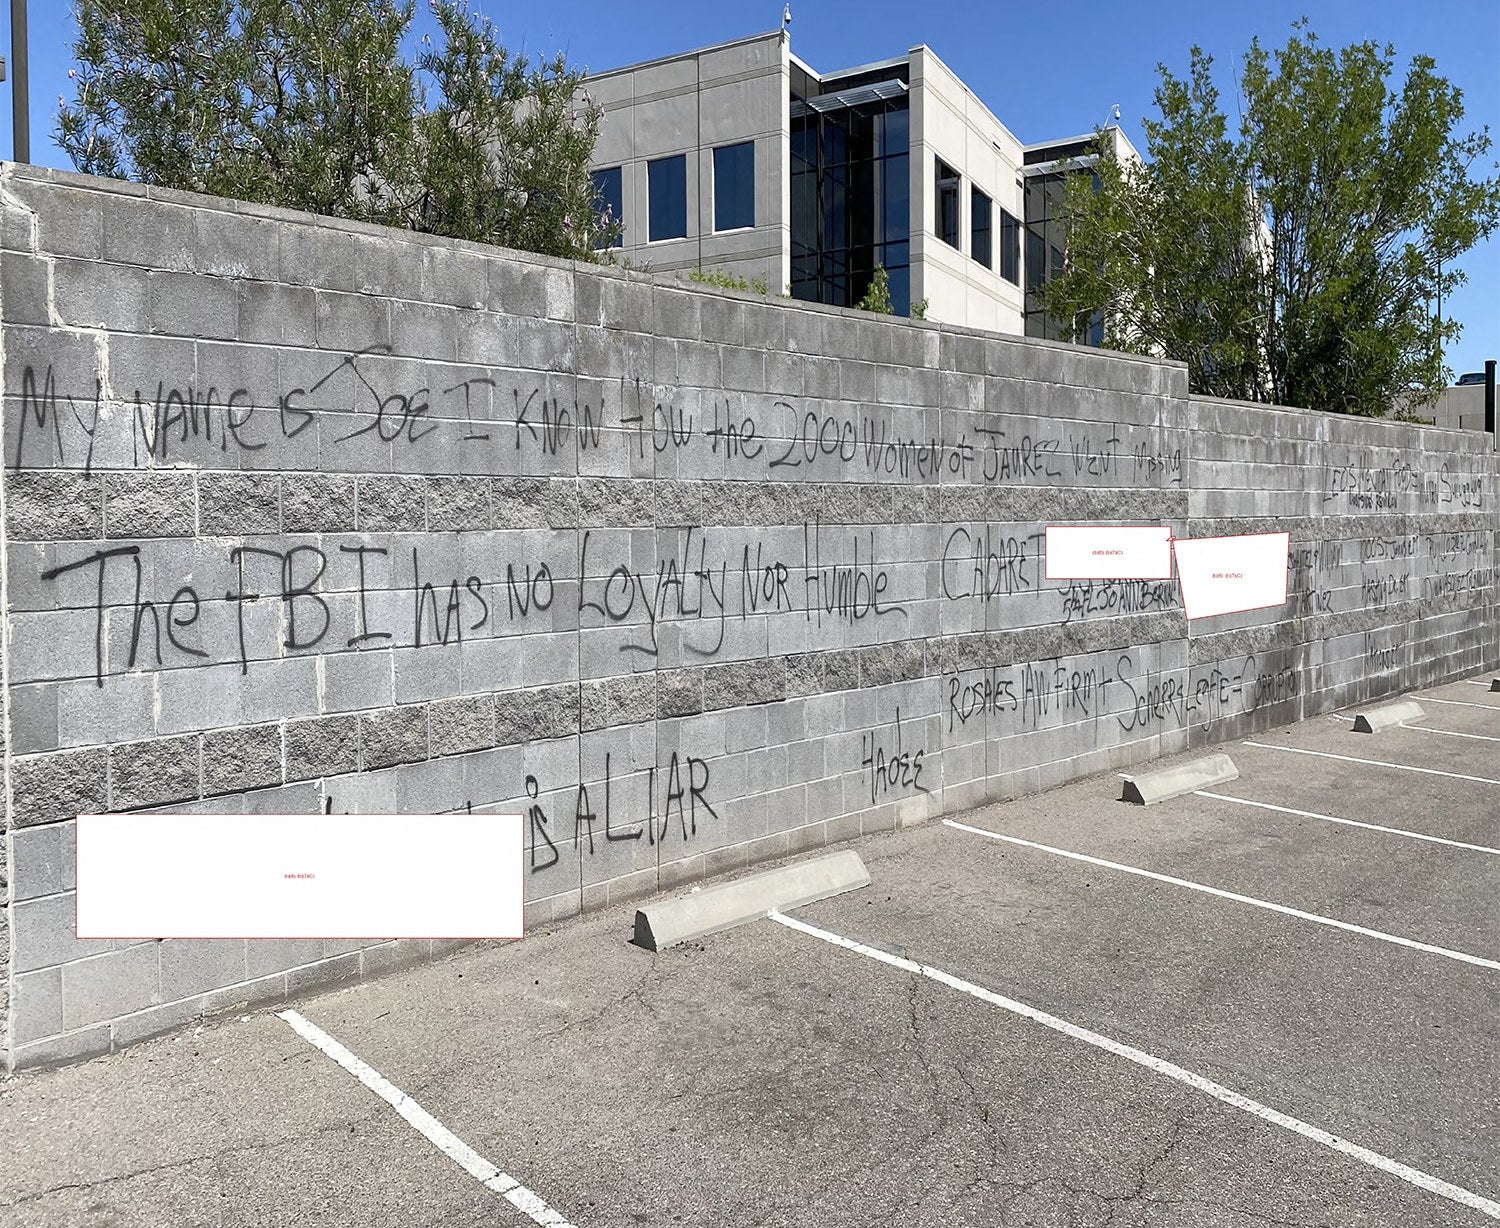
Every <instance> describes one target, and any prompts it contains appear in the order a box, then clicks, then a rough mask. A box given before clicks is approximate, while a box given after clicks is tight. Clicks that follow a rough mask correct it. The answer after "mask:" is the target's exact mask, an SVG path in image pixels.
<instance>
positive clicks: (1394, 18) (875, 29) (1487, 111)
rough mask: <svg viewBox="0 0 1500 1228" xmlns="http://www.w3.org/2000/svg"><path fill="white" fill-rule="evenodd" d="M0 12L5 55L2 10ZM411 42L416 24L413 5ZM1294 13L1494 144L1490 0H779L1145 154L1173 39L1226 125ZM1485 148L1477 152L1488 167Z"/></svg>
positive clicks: (537, 13)
mask: <svg viewBox="0 0 1500 1228" xmlns="http://www.w3.org/2000/svg"><path fill="white" fill-rule="evenodd" d="M474 6H475V7H477V8H480V9H482V10H483V11H484V12H487V13H488V14H489V15H490V16H491V17H493V18H494V19H495V21H496V22H497V24H498V26H499V29H500V34H501V37H502V39H503V41H504V42H505V43H506V45H507V46H510V47H512V48H514V49H517V50H520V51H524V52H526V53H528V54H530V55H533V56H536V55H551V54H553V53H554V52H556V51H559V50H561V51H563V52H565V53H566V54H567V56H568V58H569V60H571V61H572V62H573V63H575V64H578V65H581V66H583V67H586V68H588V69H590V70H592V71H594V72H601V71H603V70H605V69H608V68H616V67H619V66H621V65H624V64H631V63H634V62H636V61H638V60H645V59H652V58H654V57H656V56H661V55H668V54H671V53H673V52H678V51H686V50H690V49H692V48H694V47H701V46H707V45H709V44H711V43H716V42H722V41H724V40H726V39H731V38H739V37H743V36H744V35H747V34H755V33H759V32H761V31H764V30H770V29H775V28H776V27H778V26H779V25H780V24H781V7H782V3H781V0H754V2H752V3H746V2H722V0H721V2H718V3H701V2H699V0H692V2H674V3H669V2H668V0H624V2H622V0H576V2H570V0H550V2H549V3H545V4H515V3H504V2H502V0H475V4H474ZM0 7H3V11H0V28H3V29H4V42H5V50H6V53H7V55H8V54H9V51H10V31H9V24H10V17H9V6H8V5H7V6H0ZM417 8H418V13H417V22H416V23H415V26H414V31H413V33H414V36H416V35H420V34H421V33H422V32H423V31H424V30H429V29H431V18H430V16H429V14H428V13H427V6H426V5H425V4H420V3H419V4H418V6H417ZM69 13H70V8H69V6H68V4H66V3H64V2H63V0H31V4H30V14H31V16H30V27H31V116H32V123H31V133H32V136H31V156H32V160H33V161H34V162H37V163H41V164H45V165H51V166H62V167H67V166H69V165H70V164H69V162H68V159H67V157H66V156H65V155H64V154H63V153H62V151H61V150H60V149H58V148H57V146H56V145H55V144H54V143H53V139H52V131H53V123H54V119H55V116H56V113H57V99H58V95H59V94H64V95H67V96H68V97H69V98H71V97H72V90H71V89H70V83H69V81H68V79H67V73H68V68H69V66H70V63H71V52H70V45H71V40H72V33H73V23H72V21H71V18H70V16H69ZM1300 16H1306V17H1308V18H1310V19H1311V22H1312V28H1313V30H1314V31H1315V32H1316V33H1317V35H1318V37H1319V39H1320V40H1321V41H1322V42H1323V43H1324V44H1326V45H1332V46H1335V47H1342V46H1344V45H1345V44H1347V43H1350V42H1356V41H1360V40H1363V39H1366V38H1372V39H1375V40H1377V41H1378V42H1380V43H1381V44H1385V43H1391V44H1393V45H1394V48H1395V55H1396V72H1395V73H1394V74H1393V75H1392V81H1393V83H1394V84H1397V85H1399V81H1400V79H1401V78H1402V77H1403V76H1404V72H1405V68H1406V65H1407V64H1408V63H1409V61H1410V59H1411V57H1412V56H1413V55H1416V54H1427V55H1430V56H1432V57H1433V59H1435V60H1436V61H1437V70H1438V72H1440V73H1442V74H1443V75H1444V76H1446V77H1448V79H1449V80H1451V81H1452V82H1453V83H1454V84H1455V85H1457V86H1458V87H1459V88H1460V89H1461V90H1462V91H1463V95H1464V106H1465V111H1466V114H1465V118H1464V123H1463V130H1464V131H1465V132H1467V131H1469V130H1471V129H1478V128H1480V127H1482V126H1488V127H1489V128H1490V130H1491V135H1492V136H1497V137H1500V0H1425V2H1424V0H1295V2H1292V3H1286V2H1283V0H1258V2H1256V3H1242V2H1225V0H1162V2H1159V3H1151V2H1147V0H1115V2H1113V3H1110V2H1105V0H1067V2H1066V3H1031V4H1024V5H1018V4H1009V3H1003V2H1001V3H981V2H977V0H947V2H946V3H943V4H930V3H923V2H922V0H860V2H858V3H849V2H845V3H833V2H832V0H793V3H792V50H793V51H794V52H795V53H796V54H797V55H798V56H799V57H800V58H801V59H802V60H804V61H805V62H807V63H808V64H810V65H811V66H812V67H813V68H815V69H817V70H819V71H828V70H831V69H835V68H845V67H851V66H853V65H856V64H865V63H869V62H870V61H873V60H881V59H887V58H889V57H891V56H895V55H900V54H901V53H903V52H905V51H906V50H907V49H908V48H909V47H912V46H914V45H916V44H918V43H926V44H927V45H928V46H929V47H931V48H932V49H933V50H934V51H935V52H936V53H937V55H938V56H939V58H941V59H942V60H944V61H945V62H946V63H947V64H948V66H949V67H950V68H952V69H953V70H954V71H955V72H957V73H958V75H959V76H960V77H961V78H962V79H963V80H964V81H965V82H966V83H967V84H968V85H969V87H970V88H971V89H972V90H973V91H974V92H975V94H977V95H978V97H979V98H980V99H981V100H983V102H984V103H985V104H986V105H987V106H988V107H989V108H990V110H991V111H992V112H994V114H995V115H996V116H997V117H998V118H999V120H1000V121H1001V123H1003V124H1005V125H1006V126H1007V127H1008V128H1009V129H1010V130H1011V131H1012V132H1014V133H1015V135H1016V136H1017V137H1018V138H1020V140H1022V141H1023V142H1031V141H1040V140H1047V139H1051V138H1055V137H1060V136H1070V135H1073V134H1075V133H1081V132H1087V131H1090V130H1092V129H1093V128H1095V127H1097V126H1098V125H1100V124H1102V123H1103V122H1104V121H1105V119H1106V117H1107V116H1108V115H1109V114H1110V108H1111V107H1112V106H1113V105H1114V104H1116V103H1118V104H1119V106H1120V114H1121V117H1122V119H1121V123H1122V126H1123V127H1124V129H1125V132H1126V135H1128V136H1129V137H1130V139H1131V140H1132V141H1133V142H1134V143H1135V144H1136V146H1137V148H1140V149H1142V150H1144V149H1145V136H1144V134H1143V132H1142V130H1141V120H1142V118H1143V117H1146V116H1148V115H1152V114H1154V108H1153V105H1152V94H1153V92H1154V90H1155V87H1156V83H1157V80H1158V77H1157V72H1156V66H1157V64H1158V63H1165V64H1166V65H1167V66H1168V67H1169V68H1170V69H1171V70H1172V71H1173V73H1174V74H1176V75H1177V76H1179V77H1181V76H1184V75H1186V72H1187V66H1188V49H1189V48H1190V47H1191V46H1192V45H1193V44H1195V43H1196V44H1197V45H1199V46H1201V47H1202V48H1203V49H1204V50H1205V51H1207V52H1208V53H1209V54H1210V55H1212V56H1213V57H1214V68H1215V73H1216V84H1217V85H1218V87H1219V91H1220V98H1221V105H1222V106H1223V107H1224V108H1225V111H1226V113H1227V114H1228V115H1229V116H1230V117H1231V120H1233V118H1234V117H1236V116H1237V114H1238V112H1237V110H1236V106H1235V97H1236V87H1235V74H1236V72H1237V70H1238V68H1239V66H1240V64H1241V62H1242V58H1243V56H1244V53H1245V51H1246V49H1247V48H1248V47H1249V45H1250V40H1251V39H1252V38H1253V37H1257V36H1258V37H1259V38H1260V40H1261V43H1262V44H1263V45H1265V46H1267V47H1270V48H1275V47H1277V46H1280V45H1281V44H1283V43H1284V42H1285V41H1286V38H1287V36H1288V34H1289V33H1290V30H1291V23H1292V22H1293V21H1294V20H1296V19H1297V18H1298V17H1300ZM10 89H11V86H10V82H9V81H7V82H6V84H5V85H3V86H0V152H3V155H4V156H5V157H7V158H8V157H10V156H11V155H12V152H13V146H12V138H11V131H12V124H11V93H10ZM1497 160H1500V153H1497V152H1496V150H1494V149H1492V150H1491V151H1490V155H1489V157H1488V158H1487V159H1486V161H1487V163H1488V164H1489V166H1487V168H1486V169H1487V171H1488V172H1489V173H1493V164H1494V163H1495V162H1496V161H1497ZM1461 267H1462V268H1463V270H1464V271H1465V272H1466V273H1467V275H1468V278H1469V281H1468V284H1467V285H1465V286H1463V287H1461V288H1460V289H1459V290H1458V292H1457V293H1455V294H1454V295H1453V296H1452V297H1451V298H1450V299H1449V300H1448V301H1447V302H1445V303H1444V305H1443V311H1444V315H1448V316H1451V317H1452V318H1454V319H1457V320H1459V321H1461V322H1462V323H1463V325H1464V332H1463V336H1462V338H1461V339H1460V341H1459V343H1458V345H1457V346H1456V347H1455V348H1454V349H1452V350H1451V351H1450V352H1449V354H1448V355H1447V361H1448V365H1449V366H1450V367H1452V368H1453V370H1454V373H1455V374H1458V373H1462V372H1464V371H1477V370H1482V369H1483V365H1484V360H1485V359H1486V358H1500V237H1492V238H1490V239H1489V241H1488V242H1486V243H1485V244H1483V245H1482V246H1480V247H1476V248H1475V249H1474V250H1473V251H1471V252H1470V253H1469V254H1468V255H1467V256H1466V257H1465V258H1464V259H1463V261H1462V264H1461Z"/></svg>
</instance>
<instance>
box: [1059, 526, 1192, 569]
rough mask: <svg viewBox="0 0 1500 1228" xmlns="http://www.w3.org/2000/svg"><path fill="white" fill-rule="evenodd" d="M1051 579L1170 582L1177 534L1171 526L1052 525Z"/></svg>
mask: <svg viewBox="0 0 1500 1228" xmlns="http://www.w3.org/2000/svg"><path fill="white" fill-rule="evenodd" d="M1045 547H1046V563H1045V569H1044V571H1043V577H1044V578H1045V579H1048V580H1170V579H1171V578H1172V530H1171V529H1170V528H1169V527H1167V526H1166V525H1154V524H1152V525H1107V524H1086V525H1050V524H1049V525H1048V526H1047V530H1046V538H1045Z"/></svg>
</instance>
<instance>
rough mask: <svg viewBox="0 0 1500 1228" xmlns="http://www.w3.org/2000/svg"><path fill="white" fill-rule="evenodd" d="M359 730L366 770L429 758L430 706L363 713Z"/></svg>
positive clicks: (416, 705)
mask: <svg viewBox="0 0 1500 1228" xmlns="http://www.w3.org/2000/svg"><path fill="white" fill-rule="evenodd" d="M359 733H360V747H361V757H362V759H363V763H364V770H365V771H369V770H370V769H371V768H382V767H390V766H391V765H392V764H396V763H416V762H419V761H420V760H423V759H426V758H427V709H426V707H425V706H424V705H422V704H409V705H406V706H404V707H399V708H388V709H386V710H385V711H384V712H371V713H368V714H366V715H364V716H361V717H360V718H359Z"/></svg>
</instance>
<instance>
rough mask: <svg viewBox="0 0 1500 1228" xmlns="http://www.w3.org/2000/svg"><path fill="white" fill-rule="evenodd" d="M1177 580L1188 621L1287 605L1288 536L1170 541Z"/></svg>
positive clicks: (1289, 541) (1289, 540) (1250, 535)
mask: <svg viewBox="0 0 1500 1228" xmlns="http://www.w3.org/2000/svg"><path fill="white" fill-rule="evenodd" d="M1172 545H1173V546H1174V547H1175V548H1176V550H1177V580H1178V584H1179V585H1180V586H1181V588H1182V605H1183V609H1184V611H1185V613H1186V614H1187V616H1188V618H1189V619H1194V618H1211V617H1213V616H1214V615H1215V614H1245V613H1248V612H1249V611H1250V610H1264V609H1269V608H1270V607H1272V606H1278V605H1285V604H1286V592H1287V564H1288V561H1289V555H1290V553H1291V545H1292V535H1291V534H1290V533H1246V534H1241V535H1239V536H1237V537H1196V538H1182V537H1178V538H1174V539H1173V542H1172Z"/></svg>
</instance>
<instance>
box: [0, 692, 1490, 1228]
mask: <svg viewBox="0 0 1500 1228" xmlns="http://www.w3.org/2000/svg"><path fill="white" fill-rule="evenodd" d="M1474 682H1482V683H1484V684H1485V685H1483V686H1479V685H1473V683H1474ZM1488 682H1489V678H1488V676H1485V677H1483V678H1479V679H1474V680H1470V681H1469V682H1457V683H1453V684H1450V685H1446V686H1441V687H1436V688H1431V689H1429V690H1426V691H1423V692H1421V693H1420V694H1418V695H1417V696H1415V698H1417V699H1418V702H1420V703H1422V705H1423V707H1424V709H1425V711H1426V714H1427V717H1426V720H1425V721H1424V722H1422V724H1421V726H1420V727H1417V726H1413V727H1401V728H1395V729H1390V730H1386V731H1383V732H1381V733H1377V734H1370V735H1363V734H1356V733H1354V732H1352V729H1351V721H1350V719H1349V717H1348V716H1347V715H1344V714H1340V715H1337V716H1319V717H1317V718H1315V719H1312V720H1309V721H1306V722H1303V723H1301V724H1299V725H1296V726H1292V727H1288V728H1282V729H1277V730H1273V731H1270V732H1267V733H1265V734H1261V735H1257V736H1256V737H1254V738H1252V739H1249V740H1248V741H1243V742H1235V743H1231V744H1228V745H1226V746H1225V747H1223V748H1221V749H1223V750H1225V751H1227V752H1228V753H1229V754H1230V756H1231V757H1232V758H1233V760H1234V762H1235V764H1236V766H1237V767H1238V768H1239V771H1240V778H1239V779H1238V780H1236V781H1233V782H1230V783H1229V784H1226V785H1221V786H1215V787H1213V788H1211V789H1209V790H1206V791H1203V792H1199V793H1194V794H1190V795H1187V796H1184V797H1179V798H1176V799H1173V800H1171V801H1168V802H1165V803H1163V804H1161V805H1158V806H1152V807H1149V808H1142V807H1139V806H1130V805H1127V804H1125V803H1123V802H1121V801H1120V800H1119V796H1120V784H1121V782H1120V779H1119V777H1118V776H1117V775H1116V774H1115V773H1107V774H1102V775H1099V776H1094V777H1091V778H1088V779H1086V780H1081V781H1078V782H1075V783H1073V784H1070V785H1067V786H1064V787H1062V788H1059V789H1055V790H1053V791H1051V792H1048V793H1045V794H1042V795H1040V796H1036V797H1030V798H1025V799H1022V800H1019V801H1016V802H1011V803H1005V804H1002V805H995V806H990V807H986V808H984V809H981V810H977V811H973V812H971V813H969V814H966V815H961V816H954V821H951V822H930V823H927V824H924V825H922V826H919V827H916V828H912V829H909V830H906V831H902V832H898V833H894V834H891V835H888V836H884V837H879V838H873V839H865V840H862V841H859V842H856V844H855V845H854V847H856V848H857V849H858V851H859V852H860V854H861V855H862V856H863V857H864V859H865V862H866V864H867V866H868V868H869V871H870V875H871V880H872V882H871V886H870V887H868V888H866V889H863V890H860V891H856V892H852V893H849V894H847V895H844V896H840V897H836V898H834V899H829V900H825V901H822V902H820V903H818V904H814V905H811V906H809V907H806V908H802V909H798V910H796V912H795V913H794V914H791V915H789V916H788V917H786V918H780V919H778V918H774V917H773V918H768V919H765V920H761V921H757V922H754V923H752V924H750V925H747V926H744V927H741V928H739V929H735V930H732V931H729V932H725V933H721V934H717V935H714V936H712V937H710V938H707V939H704V940H702V941H701V942H696V943H692V944H689V945H687V946H684V947H679V948H674V949H671V950H668V951H665V952H662V953H659V954H653V953H650V952H647V951H644V950H641V949H639V948H637V947H635V946H632V945H630V943H629V941H628V939H629V937H630V932H631V924H632V920H633V916H634V909H635V906H636V905H635V904H632V905H630V906H628V907H619V908H613V909H608V910H605V911H603V912H599V913H594V914H590V915H588V916H584V917H580V918H575V919H574V920H572V921H569V922H565V923H563V924H561V925H558V926H556V927H553V928H551V929H549V930H546V931H539V932H536V933H533V934H532V935H530V936H528V937H527V939H526V940H525V941H523V942H519V943H511V944H493V945H484V946H480V947H476V948H473V949H468V950H464V951H460V952H458V953H456V954H454V955H452V956H450V957H449V958H448V959H446V960H444V961H442V962H440V963H435V964H429V965H425V966H422V967H417V968H413V969H409V970H406V971H403V972H401V973H398V974H396V975H392V976H390V977H388V978H386V979H384V980H380V981H376V982H373V983H364V984H360V985H356V986H351V987H349V988H346V989H342V990H339V991H336V992H331V993H327V994H324V995H321V996H319V997H315V998H310V999H306V1000H303V1001H300V1002H297V1003H294V1004H293V1006H292V1008H291V1009H290V1010H288V1009H287V1008H286V1007H280V1008H267V1009H264V1010H258V1011H254V1012H251V1013H248V1014H244V1015H241V1016H237V1017H232V1018H228V1019H225V1020H222V1021H218V1022H214V1023H210V1024H207V1025H205V1026H203V1027H198V1028H194V1029H190V1030H187V1031H184V1032H182V1033H179V1034H177V1035H174V1036H167V1037H162V1038H159V1039H157V1040H154V1041H149V1042H146V1043H143V1044H141V1045H138V1046H135V1047H133V1048H131V1049H127V1050H125V1051H123V1052H120V1053H117V1054H115V1055H112V1056H109V1057H103V1058H99V1059H96V1060H94V1061H91V1062H87V1063H84V1064H81V1065H77V1066H73V1067H68V1068H64V1069H59V1070H46V1071H34V1072H26V1073H22V1074H21V1075H18V1076H16V1077H15V1078H13V1079H11V1080H9V1081H8V1082H7V1083H5V1084H4V1085H3V1086H0V1138H4V1139H5V1140H6V1142H5V1145H4V1148H3V1152H0V1154H3V1155H4V1157H5V1160H4V1163H3V1164H0V1222H3V1223H5V1224H6V1225H8V1226H13V1228H31V1226H37V1228H42V1226H45V1228H54V1226H62V1225H69V1226H72V1225H78V1226H83V1228H98V1226H103V1225H120V1226H122V1228H123V1226H124V1225H131V1226H135V1225H172V1226H173V1228H179V1226H182V1225H225V1226H229V1225H235V1226H238V1225H265V1226H271V1225H276V1226H280V1225H288V1226H290V1225H307V1224H314V1225H327V1226H329V1228H335V1226H337V1228H345V1226H347V1228H356V1226H358V1228H365V1226H369V1225H386V1224H390V1225H403V1226H405V1228H416V1226H420V1225H438V1224H444V1225H447V1224H462V1225H467V1226H478V1225H497V1226H500V1225H504V1226H519V1225H532V1224H554V1225H559V1224H571V1225H576V1226H577V1228H635V1226H637V1225H641V1226H647V1225H662V1226H665V1225H703V1226H705V1228H771V1226H772V1225H777V1226H780V1225H786V1226H794V1225H795V1226H799V1228H800V1226H803V1225H818V1226H824V1225H826V1226H828V1228H873V1226H875V1225H903V1226H910V1228H939V1226H942V1228H953V1226H954V1225H964V1226H973V1228H979V1226H990V1225H1005V1226H1016V1228H1019V1226H1022V1225H1026V1226H1034V1228H1043V1226H1047V1228H1054V1226H1055V1228H1064V1226H1066V1228H1136V1226H1139V1228H1147V1226H1150V1228H1157V1226H1163V1225H1172V1226H1183V1228H1220V1226H1222V1228H1240V1226H1247V1225H1266V1224H1278V1225H1300V1226H1305V1228H1313V1226H1318V1228H1346V1226H1348V1228H1353V1226H1355V1225H1359V1226H1360V1228H1384V1226H1389V1228H1412V1226H1418V1228H1425V1226H1428V1225H1431V1226H1433V1228H1439V1226H1442V1228H1447V1226H1457V1228H1463V1226H1465V1225H1471V1224H1472V1225H1479V1224H1484V1223H1494V1222H1496V1221H1497V1220H1500V1076H1497V1072H1500V1025H1497V1023H1496V1020H1497V1019H1500V906H1497V903H1496V899H1497V887H1500V694H1497V693H1492V692H1490V691H1489V690H1488ZM1191 757H1194V756H1182V757H1181V758H1184V759H1185V758H1191ZM760 868H761V867H757V869H760Z"/></svg>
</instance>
